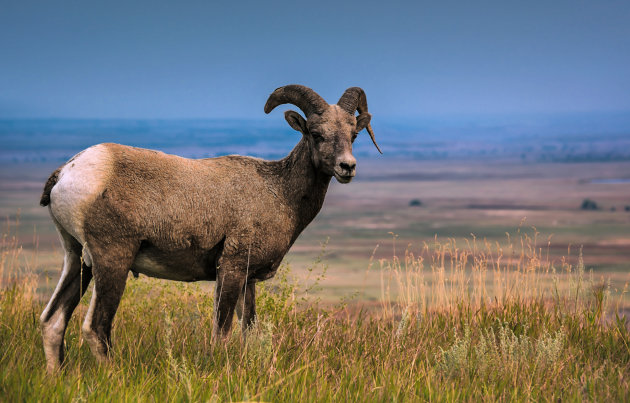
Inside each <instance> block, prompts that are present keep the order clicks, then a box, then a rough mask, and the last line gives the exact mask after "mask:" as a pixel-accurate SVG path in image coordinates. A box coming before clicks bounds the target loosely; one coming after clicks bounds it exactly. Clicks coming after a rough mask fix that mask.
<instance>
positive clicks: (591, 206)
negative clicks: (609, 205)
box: [582, 199, 599, 210]
mask: <svg viewBox="0 0 630 403" xmlns="http://www.w3.org/2000/svg"><path fill="white" fill-rule="evenodd" d="M597 209H599V207H598V206H597V203H595V201H593V200H591V199H584V200H583V201H582V210H597Z"/></svg>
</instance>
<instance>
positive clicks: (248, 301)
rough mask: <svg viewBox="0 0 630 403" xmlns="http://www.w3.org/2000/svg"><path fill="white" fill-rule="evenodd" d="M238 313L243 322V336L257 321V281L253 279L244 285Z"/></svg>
mask: <svg viewBox="0 0 630 403" xmlns="http://www.w3.org/2000/svg"><path fill="white" fill-rule="evenodd" d="M236 314H237V315H238V319H239V320H240V321H241V323H242V328H243V336H245V333H246V332H247V330H248V329H249V328H250V327H251V326H252V325H253V324H254V322H255V321H256V283H254V282H253V281H251V280H248V281H247V284H245V286H244V287H243V291H242V292H241V294H240V295H239V298H238V302H237V303H236Z"/></svg>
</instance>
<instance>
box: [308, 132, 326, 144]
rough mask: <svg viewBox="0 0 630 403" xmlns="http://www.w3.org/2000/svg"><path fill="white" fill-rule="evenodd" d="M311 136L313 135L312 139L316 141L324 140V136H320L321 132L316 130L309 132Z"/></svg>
mask: <svg viewBox="0 0 630 403" xmlns="http://www.w3.org/2000/svg"><path fill="white" fill-rule="evenodd" d="M311 136H313V140H315V141H316V142H318V143H319V142H320V141H322V140H324V136H322V135H321V133H318V132H311Z"/></svg>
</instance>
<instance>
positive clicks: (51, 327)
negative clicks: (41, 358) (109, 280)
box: [40, 227, 92, 373]
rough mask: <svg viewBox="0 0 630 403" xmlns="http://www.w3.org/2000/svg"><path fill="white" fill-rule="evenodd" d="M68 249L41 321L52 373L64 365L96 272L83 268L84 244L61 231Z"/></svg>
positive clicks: (47, 366)
mask: <svg viewBox="0 0 630 403" xmlns="http://www.w3.org/2000/svg"><path fill="white" fill-rule="evenodd" d="M58 230H59V234H60V236H61V240H62V244H63V247H64V249H65V255H64V263H63V270H62V272H61V278H60V279H59V283H57V287H56V288H55V291H54V293H53V295H52V297H51V298H50V301H49V302H48V305H47V306H46V309H44V312H42V315H41V317H40V323H41V331H42V339H43V342H44V353H45V354H46V369H47V370H48V372H50V373H52V372H54V371H56V370H57V369H58V368H59V367H60V366H61V363H62V362H63V358H64V347H63V338H64V335H65V333H66V328H67V327H68V321H69V320H70V317H71V316H72V312H74V309H75V308H76V307H77V305H78V303H79V301H80V300H81V297H82V296H83V294H84V293H85V290H86V289H87V287H88V285H89V283H90V280H91V279H92V270H91V269H90V268H89V267H87V266H86V265H85V264H83V266H82V265H81V244H79V242H78V241H77V240H75V239H74V238H73V237H72V236H71V235H70V234H68V233H67V232H66V231H64V230H63V229H62V228H60V227H58Z"/></svg>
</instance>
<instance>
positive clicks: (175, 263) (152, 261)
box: [131, 250, 213, 281]
mask: <svg viewBox="0 0 630 403" xmlns="http://www.w3.org/2000/svg"><path fill="white" fill-rule="evenodd" d="M187 260H188V259H185V258H184V259H182V258H181V256H173V257H172V258H170V259H169V258H167V257H165V256H164V255H160V256H158V255H156V254H153V253H150V252H144V251H142V250H141V251H140V252H139V253H138V255H136V260H134V262H133V265H132V266H131V270H133V271H135V272H137V273H142V274H144V275H147V276H149V277H157V278H163V279H166V280H176V281H199V280H213V279H211V278H210V276H208V273H206V271H205V270H204V269H203V267H202V266H200V265H198V264H196V263H195V262H190V261H187Z"/></svg>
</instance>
